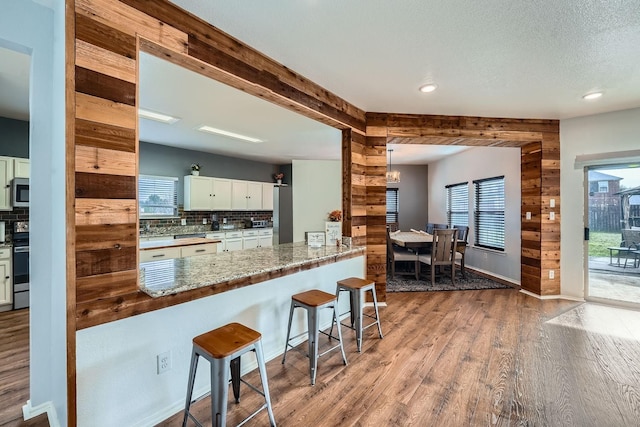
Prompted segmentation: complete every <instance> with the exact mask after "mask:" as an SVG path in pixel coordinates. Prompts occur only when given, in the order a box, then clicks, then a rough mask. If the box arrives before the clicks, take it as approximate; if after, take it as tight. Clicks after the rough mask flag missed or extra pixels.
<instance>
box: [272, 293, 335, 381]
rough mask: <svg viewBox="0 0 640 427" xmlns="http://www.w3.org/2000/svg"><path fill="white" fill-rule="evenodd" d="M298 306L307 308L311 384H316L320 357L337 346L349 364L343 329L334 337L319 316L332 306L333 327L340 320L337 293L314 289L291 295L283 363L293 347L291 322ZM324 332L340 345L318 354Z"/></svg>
mask: <svg viewBox="0 0 640 427" xmlns="http://www.w3.org/2000/svg"><path fill="white" fill-rule="evenodd" d="M296 308H304V309H306V310H307V329H308V330H307V335H308V348H309V350H308V354H307V356H308V357H309V376H310V377H311V385H315V383H316V369H317V367H318V358H319V357H320V356H323V355H325V354H327V353H328V352H330V351H331V350H335V349H336V348H338V347H339V348H340V351H342V360H343V361H344V364H345V365H346V364H347V356H346V354H345V353H344V347H343V346H342V331H340V330H339V329H338V337H334V336H332V335H331V333H328V334H327V333H326V332H324V331H321V330H320V317H319V316H318V312H319V311H320V310H321V309H323V308H331V309H333V318H332V320H331V325H332V327H333V322H336V321H337V320H338V317H337V315H338V314H337V313H338V312H337V298H336V296H335V295H332V294H330V293H328V292H324V291H321V290H319V289H312V290H310V291H306V292H301V293H299V294H295V295H293V296H292V297H291V309H290V310H289V327H288V328H287V342H286V343H285V347H284V355H283V356H282V364H284V362H285V359H286V357H287V350H289V347H292V348H293V345H291V344H290V343H289V342H290V341H291V340H292V339H295V338H297V337H293V338H291V322H292V320H293V312H294V310H295V309H296ZM320 333H322V334H324V335H327V336H328V337H329V339H332V338H334V339H337V340H338V345H336V346H333V347H331V348H330V349H328V350H327V351H325V352H324V353H321V354H318V337H319V334H320Z"/></svg>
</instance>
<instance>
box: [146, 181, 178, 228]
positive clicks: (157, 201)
mask: <svg viewBox="0 0 640 427" xmlns="http://www.w3.org/2000/svg"><path fill="white" fill-rule="evenodd" d="M138 203H139V205H140V217H141V218H144V217H156V218H157V217H175V216H178V178H175V177H170V176H150V175H140V176H139V177H138Z"/></svg>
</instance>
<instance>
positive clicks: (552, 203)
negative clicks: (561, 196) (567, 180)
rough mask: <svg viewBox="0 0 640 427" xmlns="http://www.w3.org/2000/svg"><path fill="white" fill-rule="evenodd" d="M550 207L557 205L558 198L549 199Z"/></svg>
mask: <svg viewBox="0 0 640 427" xmlns="http://www.w3.org/2000/svg"><path fill="white" fill-rule="evenodd" d="M549 207H552V208H555V207H556V199H551V200H549Z"/></svg>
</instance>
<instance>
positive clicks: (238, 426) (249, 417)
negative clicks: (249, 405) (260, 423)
mask: <svg viewBox="0 0 640 427" xmlns="http://www.w3.org/2000/svg"><path fill="white" fill-rule="evenodd" d="M266 408H267V404H266V403H265V404H263V405H262V406H261V407H260V409H258V410H257V411H255V412H254V413H253V414H251V415H249V416H248V417H247V418H245V419H244V421H242V422H241V423H240V424H238V425H237V426H236V427H240V426H241V425H244V424H245V423H246V422H247V421H249V420H250V419H251V418H253V417H255V416H256V415H258V412H260V411H262V410H263V409H266Z"/></svg>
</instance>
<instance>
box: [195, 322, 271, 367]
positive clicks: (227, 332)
mask: <svg viewBox="0 0 640 427" xmlns="http://www.w3.org/2000/svg"><path fill="white" fill-rule="evenodd" d="M261 337H262V335H260V333H259V332H257V331H254V330H253V329H249V328H247V327H246V326H244V325H241V324H240V323H229V324H228V325H224V326H222V327H220V328H218V329H214V330H212V331H209V332H205V333H204V334H202V335H198V336H197V337H195V338H194V339H193V343H194V344H195V345H197V346H198V347H200V348H201V349H202V350H203V351H205V352H206V353H207V354H208V355H210V356H211V357H213V358H214V359H222V358H223V357H227V356H230V355H231V354H233V353H235V352H236V351H238V350H240V349H242V348H244V347H246V346H248V345H250V344H253V343H255V342H256V341H258V340H259V339H260V338H261Z"/></svg>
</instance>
